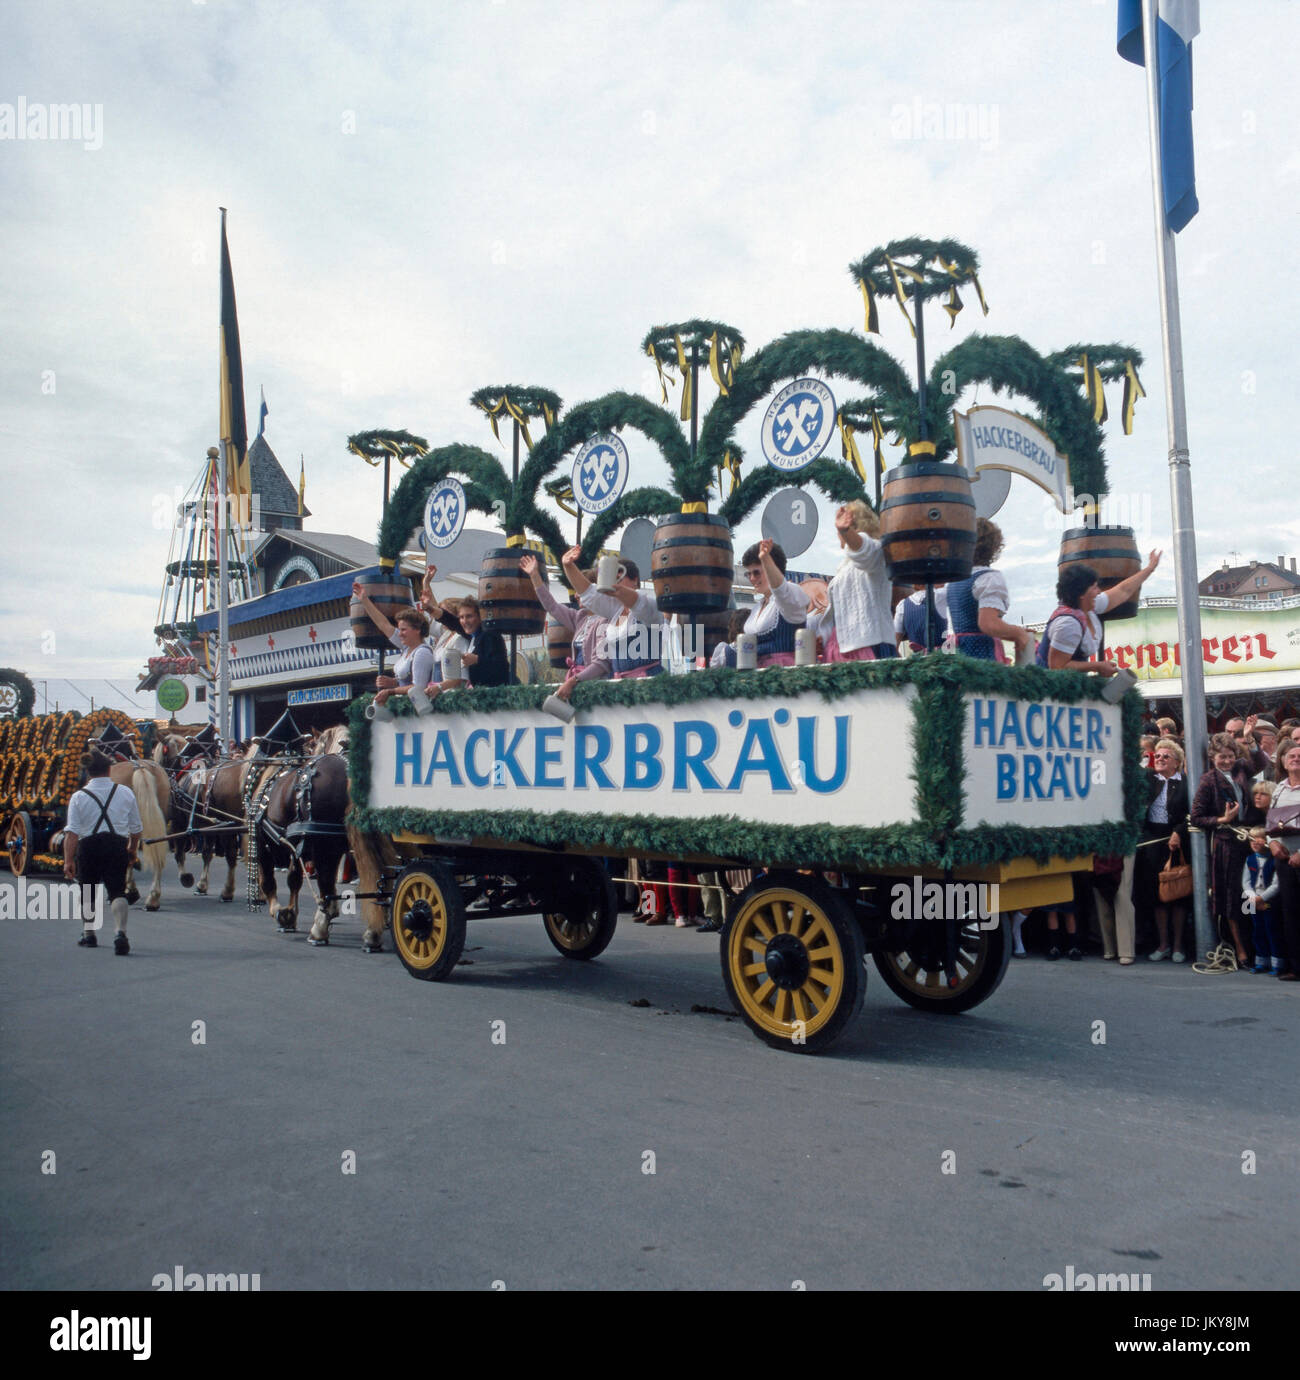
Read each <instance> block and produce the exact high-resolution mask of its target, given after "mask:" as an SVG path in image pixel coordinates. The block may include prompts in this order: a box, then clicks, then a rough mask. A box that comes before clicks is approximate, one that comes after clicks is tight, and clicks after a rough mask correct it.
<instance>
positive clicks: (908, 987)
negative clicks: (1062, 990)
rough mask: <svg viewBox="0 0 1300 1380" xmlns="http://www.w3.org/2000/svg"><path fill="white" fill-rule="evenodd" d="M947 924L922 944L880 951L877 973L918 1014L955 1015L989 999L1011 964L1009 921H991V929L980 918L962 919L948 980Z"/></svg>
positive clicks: (915, 941)
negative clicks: (952, 974)
mask: <svg viewBox="0 0 1300 1380" xmlns="http://www.w3.org/2000/svg"><path fill="white" fill-rule="evenodd" d="M943 928H944V922H943V921H940V920H936V921H934V922H933V924H932V926H930V927H929V928H928V931H927V933H926V935H925V937H924V938H923V939H917V938H913V939H912V940H910V941H909V947H907V948H901V949H898V950H895V951H893V952H890V951H889V950H888V949H883V948H878V949H877V950H876V952H875V953H874V955H873V957H874V959H875V962H876V969H877V971H878V972H879V973H880V976H881V977H882V978H884V980H885V985H886V986H887V987H888V988H889V989H890V991H891V992H893V993H895V994H896V995H897V996H900V997H902V999H903V1000H904V1001H905V1002H906V1003H907V1004H908V1005H909V1006H915V1007H916V1008H917V1010H919V1011H941V1012H949V1013H952V1014H955V1013H956V1012H958V1011H969V1010H970V1008H971V1007H972V1006H978V1005H979V1004H980V1002H982V1001H984V1000H985V999H986V998H987V997H989V996H991V995H992V994H993V992H994V991H996V990H997V987H998V985H999V984H1000V983H1001V981H1002V979H1003V977H1005V976H1006V971H1007V964H1008V963H1009V962H1010V960H1011V927H1010V924H1009V923H1008V921H1007V919H1006V917H1005V916H1002V915H999V916H995V917H993V923H992V924H991V925H990V927H989V928H988V929H985V928H983V927H982V926H981V923H980V921H979V919H978V918H972V919H969V920H963V921H962V922H961V925H960V928H959V929H958V931H957V944H956V954H955V963H954V967H955V969H956V976H955V978H953V979H951V980H950V979H949V977H948V974H947V972H946V970H945V969H944V966H943V950H944V943H943Z"/></svg>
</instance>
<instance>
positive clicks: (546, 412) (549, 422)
mask: <svg viewBox="0 0 1300 1380" xmlns="http://www.w3.org/2000/svg"><path fill="white" fill-rule="evenodd" d="M542 420H543V421H544V422H545V423H546V429H547V431H550V429H551V428H552V427H553V426H554V425H555V413H554V412H553V411H552V410H551V405H550V403H546V402H544V403H543V404H542Z"/></svg>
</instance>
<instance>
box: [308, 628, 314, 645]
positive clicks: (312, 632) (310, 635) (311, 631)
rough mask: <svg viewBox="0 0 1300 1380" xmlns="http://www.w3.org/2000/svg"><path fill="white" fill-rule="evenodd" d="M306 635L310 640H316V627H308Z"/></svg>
mask: <svg viewBox="0 0 1300 1380" xmlns="http://www.w3.org/2000/svg"><path fill="white" fill-rule="evenodd" d="M307 636H308V637H310V638H311V640H312V641H313V642H315V641H316V629H315V628H308V629H307Z"/></svg>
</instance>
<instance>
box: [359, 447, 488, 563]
mask: <svg viewBox="0 0 1300 1380" xmlns="http://www.w3.org/2000/svg"><path fill="white" fill-rule="evenodd" d="M455 474H460V475H464V476H465V477H466V478H467V479H468V480H469V483H467V484H466V485H465V502H466V504H467V506H468V507H469V508H470V509H471V510H472V511H474V512H477V513H492V512H494V511H497V509H496V508H495V505H496V504H497V503H500V504H501V505H502V507H504V506H505V504H506V502H507V500H508V499H509V496H510V479H509V477H508V476H507V475H506V472H505V470H504V469H502V467H501V462H500V461H499V460H498V459H497V458H496V456H494V455H489V454H488V453H487V451H485V450H480V449H479V448H478V447H477V446H464V445H451V446H439V447H438V449H437V450H431V451H429V453H428V454H427V455H423V456H421V457H420V459H418V460H417V461H416V462H415V464H414V465H412V466H411V468H410V469H409V470H407V472H406V473H405V474H404V475H403V476H402V482H401V483H400V484H398V486H397V488H396V489H394V490H393V493H392V497H391V498H390V499H389V500H388V511H387V512H386V513H385V514H384V519H383V521H382V522H381V523H380V525H379V555H380V558H381V559H383V560H389V561H396V560H397V559H398V558H399V557H400V556H401V554H402V550H403V548H404V547H405V545H406V540H407V538H408V537H409V536H410V535H411V530H412V529H413V528H414V527H417V526H418V525H419V524H420V523H421V522H422V521H423V520H424V504H425V500H426V499H427V498H428V496H429V490H430V489H431V488H433V486H434V485H435V484H437V483H438V482H439V481H440V480H443V479H446V478H448V477H449V476H451V475H455Z"/></svg>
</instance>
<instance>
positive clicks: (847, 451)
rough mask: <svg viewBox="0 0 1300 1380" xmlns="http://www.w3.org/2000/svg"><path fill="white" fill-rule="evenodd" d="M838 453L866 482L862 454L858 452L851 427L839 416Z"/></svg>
mask: <svg viewBox="0 0 1300 1380" xmlns="http://www.w3.org/2000/svg"><path fill="white" fill-rule="evenodd" d="M840 453H841V454H842V455H843V457H844V459H846V460H847V461H848V462H849V464H850V465H852V466H853V468H854V470H855V471H856V472H857V476H858V478H859V479H860V480H862V482H863V483H864V484H865V483H866V482H867V472H866V470H865V469H864V468H863V464H862V456H861V455H860V454H859V453H858V443H857V442H856V441H855V440H854V439H853V427H852V425H851V424H850V423H849V422H847V421H845V420H844V418H843V417H841V418H840Z"/></svg>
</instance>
